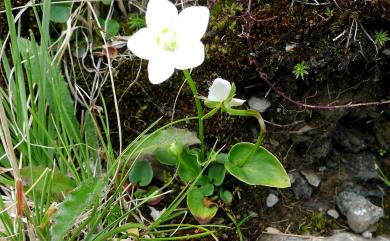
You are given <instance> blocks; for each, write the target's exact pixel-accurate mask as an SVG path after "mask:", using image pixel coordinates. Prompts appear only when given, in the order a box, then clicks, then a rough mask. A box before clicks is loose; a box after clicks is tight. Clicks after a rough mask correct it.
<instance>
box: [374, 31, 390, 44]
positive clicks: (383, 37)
mask: <svg viewBox="0 0 390 241" xmlns="http://www.w3.org/2000/svg"><path fill="white" fill-rule="evenodd" d="M389 40H390V38H389V34H388V33H387V31H383V30H380V31H375V43H376V44H377V45H378V46H379V47H382V46H384V45H385V43H386V42H387V41H389Z"/></svg>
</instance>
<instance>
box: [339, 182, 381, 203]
mask: <svg viewBox="0 0 390 241" xmlns="http://www.w3.org/2000/svg"><path fill="white" fill-rule="evenodd" d="M341 190H343V191H349V192H354V193H356V194H359V195H361V196H363V197H365V198H367V197H374V198H379V199H382V198H383V197H384V196H385V193H384V191H383V190H379V189H369V188H366V187H363V186H361V185H359V184H356V183H353V182H344V183H343V184H342V185H341Z"/></svg>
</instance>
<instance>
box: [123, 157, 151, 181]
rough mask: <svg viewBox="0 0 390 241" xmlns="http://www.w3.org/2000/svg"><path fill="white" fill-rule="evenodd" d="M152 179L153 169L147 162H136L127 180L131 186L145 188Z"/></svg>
mask: <svg viewBox="0 0 390 241" xmlns="http://www.w3.org/2000/svg"><path fill="white" fill-rule="evenodd" d="M152 178H153V169H152V165H151V164H150V162H149V161H146V160H145V161H137V162H135V163H134V166H133V167H132V169H131V170H130V173H129V179H130V182H131V183H133V184H139V185H140V186H142V187H143V186H147V185H149V184H150V182H151V181H152Z"/></svg>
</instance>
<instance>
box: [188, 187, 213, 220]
mask: <svg viewBox="0 0 390 241" xmlns="http://www.w3.org/2000/svg"><path fill="white" fill-rule="evenodd" d="M204 200H205V196H204V195H203V190H202V189H199V188H193V189H191V190H190V191H189V192H188V195H187V206H188V208H189V209H190V212H191V213H192V215H193V216H194V218H195V219H196V221H198V223H200V224H207V223H209V222H210V220H211V219H212V218H213V217H214V216H215V214H216V213H217V211H218V207H217V206H216V205H212V206H210V207H206V206H205V201H204Z"/></svg>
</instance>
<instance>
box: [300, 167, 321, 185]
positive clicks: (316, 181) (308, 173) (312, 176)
mask: <svg viewBox="0 0 390 241" xmlns="http://www.w3.org/2000/svg"><path fill="white" fill-rule="evenodd" d="M301 174H302V175H303V176H304V177H305V178H306V180H307V182H308V183H309V184H310V185H312V186H314V187H319V186H320V183H321V177H320V176H318V175H317V174H316V173H315V172H314V171H312V170H302V171H301Z"/></svg>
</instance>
